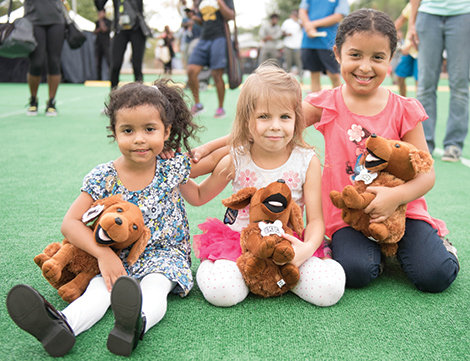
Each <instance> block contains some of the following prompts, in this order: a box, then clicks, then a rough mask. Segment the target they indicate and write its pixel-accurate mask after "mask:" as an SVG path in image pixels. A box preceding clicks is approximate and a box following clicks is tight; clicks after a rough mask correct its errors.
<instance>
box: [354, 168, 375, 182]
mask: <svg viewBox="0 0 470 361" xmlns="http://www.w3.org/2000/svg"><path fill="white" fill-rule="evenodd" d="M377 176H378V174H377V173H369V171H368V170H367V169H365V168H364V169H363V170H361V173H359V174H358V175H357V176H356V178H354V180H355V181H363V182H364V183H365V184H371V183H372V182H373V181H374V179H375V178H377Z"/></svg>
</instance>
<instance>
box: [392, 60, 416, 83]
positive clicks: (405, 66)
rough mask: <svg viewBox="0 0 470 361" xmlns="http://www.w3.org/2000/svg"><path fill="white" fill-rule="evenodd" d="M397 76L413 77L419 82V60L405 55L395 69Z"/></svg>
mask: <svg viewBox="0 0 470 361" xmlns="http://www.w3.org/2000/svg"><path fill="white" fill-rule="evenodd" d="M395 74H396V75H397V76H399V77H400V78H407V77H409V76H413V77H414V78H415V80H418V59H415V58H413V57H412V56H411V55H403V56H402V57H401V58H400V60H399V61H398V65H397V67H396V68H395Z"/></svg>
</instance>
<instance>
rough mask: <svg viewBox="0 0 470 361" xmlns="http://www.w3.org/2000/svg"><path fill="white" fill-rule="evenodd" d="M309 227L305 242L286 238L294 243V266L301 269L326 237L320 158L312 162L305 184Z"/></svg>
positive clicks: (290, 237)
mask: <svg viewBox="0 0 470 361" xmlns="http://www.w3.org/2000/svg"><path fill="white" fill-rule="evenodd" d="M303 192H304V199H305V211H306V216H307V225H306V227H305V232H304V241H303V242H302V241H299V240H298V239H297V238H295V237H293V236H289V235H285V236H284V238H286V239H288V240H289V241H291V242H292V246H293V247H294V250H295V257H294V259H293V260H292V262H291V263H292V264H294V265H295V266H297V267H299V266H300V265H302V264H303V263H304V262H305V261H306V260H307V259H309V258H310V257H312V255H313V253H314V252H315V251H316V250H317V249H318V247H320V245H321V244H322V242H323V238H324V236H325V224H324V222H323V211H322V201H321V166H320V161H319V160H318V157H313V158H312V160H311V161H310V164H309V167H308V170H307V176H306V178H305V184H304V186H303Z"/></svg>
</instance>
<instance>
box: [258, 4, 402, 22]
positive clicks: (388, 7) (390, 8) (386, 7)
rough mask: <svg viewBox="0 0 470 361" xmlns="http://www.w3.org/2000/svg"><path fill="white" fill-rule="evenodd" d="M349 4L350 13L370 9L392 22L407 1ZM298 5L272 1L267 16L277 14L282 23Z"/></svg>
mask: <svg viewBox="0 0 470 361" xmlns="http://www.w3.org/2000/svg"><path fill="white" fill-rule="evenodd" d="M349 3H350V6H351V11H354V10H358V9H362V8H372V9H376V10H381V11H383V12H384V13H387V14H388V15H390V17H391V18H392V20H395V19H396V18H397V17H398V16H399V15H400V14H401V11H402V10H403V8H404V7H405V5H406V4H407V3H408V0H354V1H349ZM299 4H300V0H272V1H271V3H270V4H268V6H267V12H268V16H269V14H272V13H274V12H275V13H277V14H279V20H280V21H279V22H280V23H282V22H283V21H284V20H285V19H287V18H288V17H289V14H290V12H291V10H292V9H295V8H298V7H299Z"/></svg>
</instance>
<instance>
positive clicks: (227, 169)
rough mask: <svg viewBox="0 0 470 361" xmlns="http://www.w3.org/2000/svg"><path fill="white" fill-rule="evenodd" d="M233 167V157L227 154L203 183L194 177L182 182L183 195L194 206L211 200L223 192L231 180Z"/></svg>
mask: <svg viewBox="0 0 470 361" xmlns="http://www.w3.org/2000/svg"><path fill="white" fill-rule="evenodd" d="M233 168H234V167H233V162H232V157H231V156H230V155H226V156H225V157H224V158H222V160H221V161H220V162H219V164H217V166H216V167H215V169H214V171H213V172H212V174H211V175H210V176H208V177H207V178H206V179H204V180H203V181H202V183H201V184H197V183H196V182H195V181H193V180H192V179H190V180H189V181H188V182H187V183H186V184H181V185H180V190H181V195H182V196H183V197H184V199H186V201H187V202H188V203H189V204H191V205H193V206H201V205H203V204H205V203H207V202H209V201H210V200H211V199H213V198H214V197H215V196H217V195H218V194H219V193H220V192H222V191H223V190H224V188H225V187H226V186H227V184H228V183H229V182H230V180H231V175H232V174H233Z"/></svg>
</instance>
